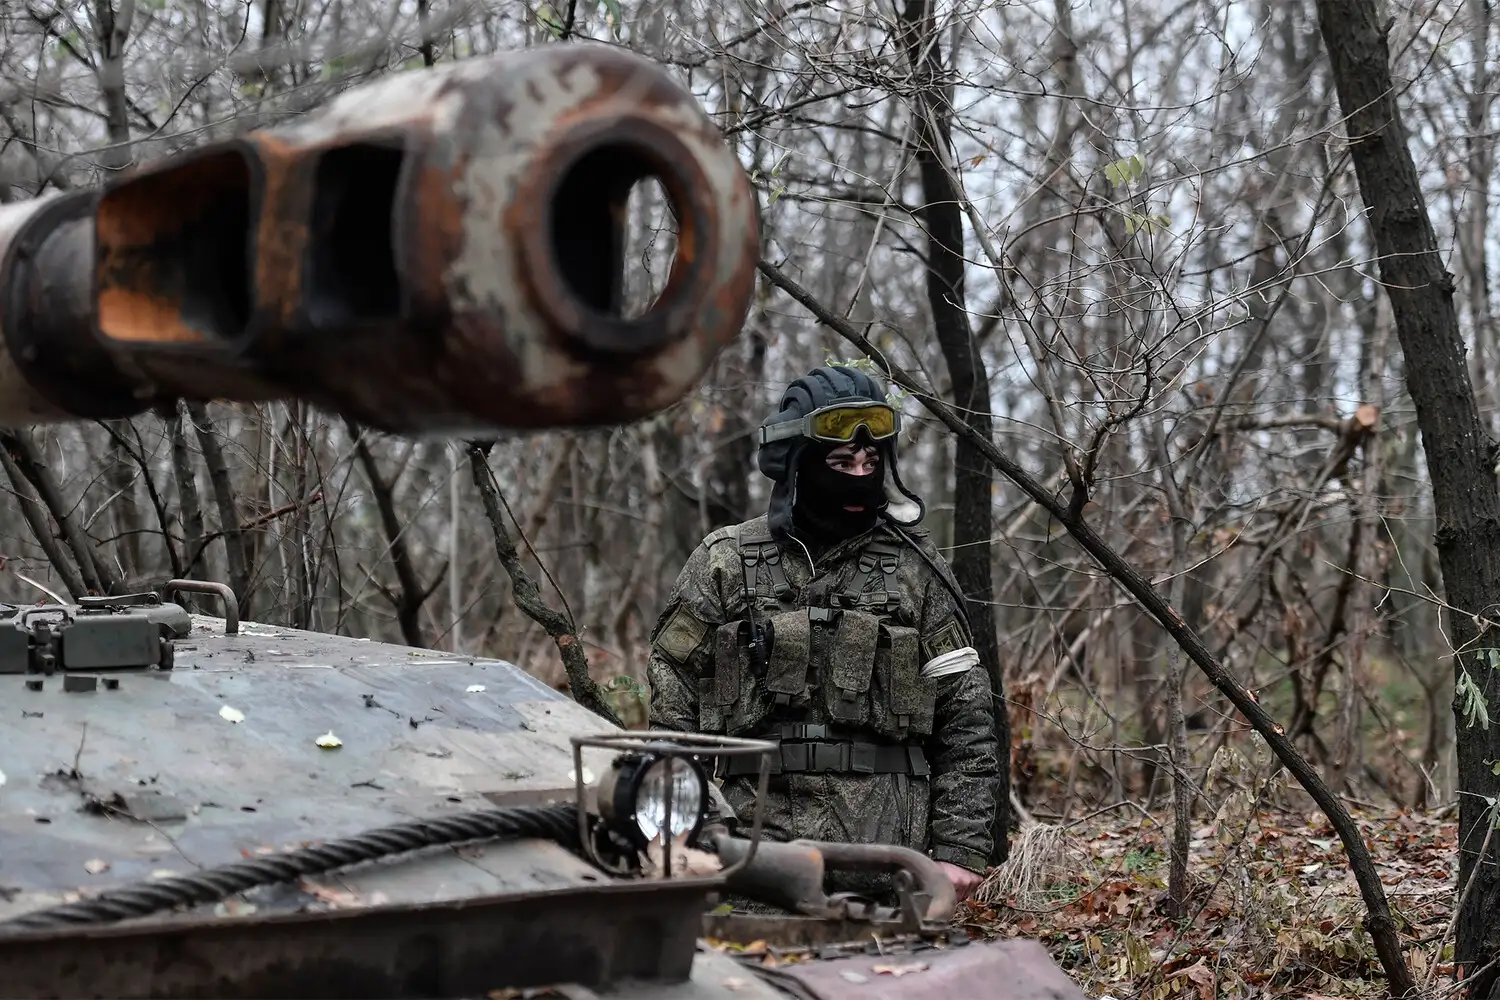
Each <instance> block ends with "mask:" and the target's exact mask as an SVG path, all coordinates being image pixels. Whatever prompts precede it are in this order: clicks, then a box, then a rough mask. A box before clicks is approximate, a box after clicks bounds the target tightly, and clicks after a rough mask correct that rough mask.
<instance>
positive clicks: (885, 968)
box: [870, 962, 927, 976]
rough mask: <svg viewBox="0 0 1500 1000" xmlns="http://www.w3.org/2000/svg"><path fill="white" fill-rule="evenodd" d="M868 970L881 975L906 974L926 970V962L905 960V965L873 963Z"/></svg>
mask: <svg viewBox="0 0 1500 1000" xmlns="http://www.w3.org/2000/svg"><path fill="white" fill-rule="evenodd" d="M870 971H871V972H873V973H875V974H877V975H881V976H906V975H910V974H911V973H913V972H926V971H927V963H926V962H907V963H906V964H905V965H875V966H871V967H870Z"/></svg>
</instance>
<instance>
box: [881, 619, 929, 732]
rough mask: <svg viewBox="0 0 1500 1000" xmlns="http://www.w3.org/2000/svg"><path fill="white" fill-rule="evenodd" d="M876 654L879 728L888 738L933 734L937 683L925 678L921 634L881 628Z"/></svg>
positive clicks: (890, 627)
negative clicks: (923, 674)
mask: <svg viewBox="0 0 1500 1000" xmlns="http://www.w3.org/2000/svg"><path fill="white" fill-rule="evenodd" d="M880 632H881V635H880V642H879V644H878V645H877V647H876V650H875V688H876V690H875V693H874V695H873V697H872V699H871V700H872V701H873V702H874V703H875V706H876V710H875V716H876V718H875V728H876V729H877V730H878V731H879V732H880V733H881V734H882V735H886V736H891V737H894V738H897V739H903V738H905V737H906V736H907V735H908V734H916V735H919V736H926V735H929V734H931V732H932V717H933V711H934V709H935V708H936V706H937V681H936V680H934V679H932V678H929V677H923V676H922V653H921V644H920V642H919V636H918V634H917V630H916V629H914V628H907V627H905V626H902V625H890V624H883V625H881V626H880Z"/></svg>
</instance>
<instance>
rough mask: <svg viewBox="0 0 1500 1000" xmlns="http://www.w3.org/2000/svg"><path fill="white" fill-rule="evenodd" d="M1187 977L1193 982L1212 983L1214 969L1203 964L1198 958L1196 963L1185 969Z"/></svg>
mask: <svg viewBox="0 0 1500 1000" xmlns="http://www.w3.org/2000/svg"><path fill="white" fill-rule="evenodd" d="M1187 977H1188V978H1189V979H1191V980H1192V981H1193V982H1195V983H1200V984H1203V985H1206V986H1207V985H1212V984H1213V981H1214V970H1212V969H1210V968H1209V967H1208V966H1206V965H1204V964H1203V962H1202V961H1201V960H1200V961H1199V962H1198V964H1197V965H1194V966H1193V967H1192V968H1190V969H1188V970H1187Z"/></svg>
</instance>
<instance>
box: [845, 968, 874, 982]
mask: <svg viewBox="0 0 1500 1000" xmlns="http://www.w3.org/2000/svg"><path fill="white" fill-rule="evenodd" d="M839 978H840V979H843V980H846V981H848V982H851V983H868V982H869V981H870V977H869V976H861V975H860V974H859V973H857V972H855V971H854V970H853V969H845V970H844V971H843V972H840V973H839Z"/></svg>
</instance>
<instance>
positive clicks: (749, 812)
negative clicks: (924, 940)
mask: <svg viewBox="0 0 1500 1000" xmlns="http://www.w3.org/2000/svg"><path fill="white" fill-rule="evenodd" d="M722 790H723V793H724V798H725V799H726V800H728V802H729V804H730V806H731V807H732V808H733V809H734V811H735V814H736V817H737V819H738V822H739V830H738V833H739V835H740V836H748V835H749V833H750V821H751V819H752V817H753V816H754V810H755V779H754V778H752V777H732V778H727V779H725V781H724V784H723V786H722ZM929 804H930V789H929V784H928V779H926V778H915V777H912V776H910V775H906V774H829V773H808V774H789V775H772V776H771V779H770V783H769V785H768V786H767V790H766V800H765V802H764V803H763V804H762V818H761V824H762V825H761V831H762V832H761V835H762V836H763V837H765V838H766V839H767V840H775V841H788V840H824V841H833V842H837V843H845V844H895V845H897V846H900V847H909V848H911V849H912V850H914V851H920V852H922V853H926V851H927V847H928V844H927V823H928V808H929ZM823 887H824V891H825V892H828V893H835V892H854V893H858V894H859V895H861V896H866V897H868V898H871V899H874V900H876V901H877V902H879V903H880V904H881V905H884V906H894V905H896V894H895V890H894V888H893V885H892V881H891V878H890V876H888V875H882V874H870V873H861V872H837V871H835V872H829V873H828V874H827V875H826V876H825V878H824V880H823ZM727 901H728V902H730V903H733V904H734V905H735V908H736V909H741V908H742V907H741V905H740V904H741V903H742V902H743V903H746V904H747V905H746V906H744V907H743V908H744V909H747V910H749V911H750V912H761V913H775V912H781V911H779V910H777V909H775V908H774V907H766V906H763V905H761V904H755V903H751V902H750V901H748V900H740V899H739V898H737V897H731V898H730V899H729V900H727Z"/></svg>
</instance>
